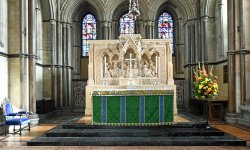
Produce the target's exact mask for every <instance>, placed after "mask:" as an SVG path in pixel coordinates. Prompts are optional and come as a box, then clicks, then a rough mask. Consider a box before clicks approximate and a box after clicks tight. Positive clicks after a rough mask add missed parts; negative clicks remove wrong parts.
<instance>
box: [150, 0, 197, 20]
mask: <svg viewBox="0 0 250 150" xmlns="http://www.w3.org/2000/svg"><path fill="white" fill-rule="evenodd" d="M164 5H165V6H172V8H173V9H176V10H178V14H179V15H180V16H182V17H183V19H184V20H185V21H186V20H189V19H192V18H195V16H196V15H195V6H196V5H195V4H193V3H192V2H190V1H186V0H179V1H176V0H168V1H165V0H158V1H154V2H153V4H152V6H151V7H150V12H151V15H150V18H151V19H152V20H154V19H155V18H156V17H157V11H159V10H161V7H162V6H164ZM172 13H173V12H172Z"/></svg>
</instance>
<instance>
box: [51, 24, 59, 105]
mask: <svg viewBox="0 0 250 150" xmlns="http://www.w3.org/2000/svg"><path fill="white" fill-rule="evenodd" d="M50 24H51V25H50V31H51V50H52V59H51V61H52V66H51V73H52V75H51V79H52V82H51V84H52V86H51V87H52V99H54V101H55V107H57V106H58V102H57V100H58V95H57V93H58V88H57V84H58V70H57V67H56V65H57V40H56V39H57V32H56V31H57V29H56V25H57V23H56V20H53V19H51V20H50Z"/></svg>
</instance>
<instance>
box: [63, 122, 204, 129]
mask: <svg viewBox="0 0 250 150" xmlns="http://www.w3.org/2000/svg"><path fill="white" fill-rule="evenodd" d="M205 127H206V124H191V123H178V124H173V125H157V126H111V125H82V124H64V125H62V128H63V129H128V128H129V129H159V128H163V129H166V128H205Z"/></svg>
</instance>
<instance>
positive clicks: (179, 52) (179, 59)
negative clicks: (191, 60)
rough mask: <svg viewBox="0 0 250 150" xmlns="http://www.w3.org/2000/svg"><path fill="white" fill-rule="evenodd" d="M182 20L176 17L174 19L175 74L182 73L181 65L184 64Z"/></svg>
mask: <svg viewBox="0 0 250 150" xmlns="http://www.w3.org/2000/svg"><path fill="white" fill-rule="evenodd" d="M182 27H183V24H182V20H181V19H177V20H176V38H175V43H176V51H175V52H176V68H177V69H176V73H177V74H183V73H184V70H183V66H184V63H183V62H184V60H183V59H184V41H183V38H184V35H183V32H182Z"/></svg>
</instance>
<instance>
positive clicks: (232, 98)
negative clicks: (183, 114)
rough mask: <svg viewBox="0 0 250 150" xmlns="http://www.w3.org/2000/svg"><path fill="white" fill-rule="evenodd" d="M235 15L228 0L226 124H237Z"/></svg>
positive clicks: (232, 5) (232, 3) (232, 6)
mask: <svg viewBox="0 0 250 150" xmlns="http://www.w3.org/2000/svg"><path fill="white" fill-rule="evenodd" d="M234 23H235V14H234V1H232V0H228V25H229V26H228V35H229V41H228V42H229V52H228V81H229V83H228V108H227V114H226V117H225V120H226V122H228V123H237V114H236V95H235V93H236V91H235V90H236V88H235V64H236V62H235V49H236V45H235V36H236V35H235V27H234Z"/></svg>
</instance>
